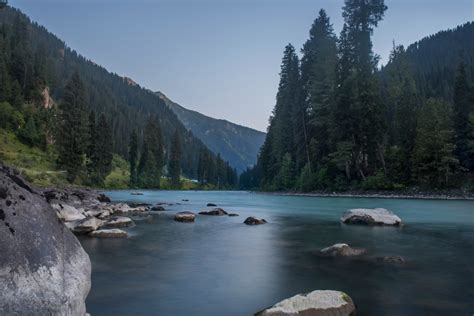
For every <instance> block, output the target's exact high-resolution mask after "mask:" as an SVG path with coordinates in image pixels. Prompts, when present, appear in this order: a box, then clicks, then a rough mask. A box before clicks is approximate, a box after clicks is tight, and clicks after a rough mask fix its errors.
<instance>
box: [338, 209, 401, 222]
mask: <svg viewBox="0 0 474 316" xmlns="http://www.w3.org/2000/svg"><path fill="white" fill-rule="evenodd" d="M341 222H343V223H345V224H361V225H372V226H374V225H380V226H383V225H386V226H401V225H402V220H401V219H400V217H398V216H397V215H395V214H393V213H392V212H390V211H389V210H386V209H384V208H376V209H364V208H357V209H353V210H349V211H347V212H345V213H344V214H343V215H342V217H341Z"/></svg>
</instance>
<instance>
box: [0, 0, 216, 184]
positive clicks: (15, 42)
mask: <svg viewBox="0 0 474 316" xmlns="http://www.w3.org/2000/svg"><path fill="white" fill-rule="evenodd" d="M75 72H77V73H78V74H79V75H80V78H81V79H82V81H83V83H84V89H85V91H86V103H87V104H88V107H89V109H90V110H91V111H93V112H95V113H97V114H100V113H104V114H105V116H106V119H107V121H108V122H109V124H110V126H111V127H112V137H113V151H114V153H115V154H118V155H120V156H122V157H123V158H125V159H127V158H128V146H129V137H130V135H131V132H132V130H133V129H136V130H137V132H138V135H139V138H140V139H141V138H142V137H141V136H142V134H143V129H144V125H145V123H146V121H147V119H148V118H149V117H150V116H155V117H157V118H158V119H159V121H160V124H161V127H162V131H163V136H164V143H165V146H164V147H165V152H166V155H168V153H169V148H170V143H171V139H172V136H173V135H174V134H175V132H176V131H178V132H179V134H180V138H181V140H182V147H183V152H182V159H181V168H182V171H183V173H184V174H185V175H186V176H188V177H191V178H197V169H198V165H199V160H200V157H201V156H202V155H207V152H209V154H210V156H209V155H207V156H209V157H211V158H213V159H214V160H215V159H216V155H214V154H212V153H210V151H209V150H208V149H207V147H206V146H205V145H204V144H203V142H202V141H201V140H199V139H198V138H197V137H195V136H194V135H193V134H192V133H191V132H189V131H188V128H186V127H185V126H184V125H183V124H182V123H181V121H180V120H179V119H178V118H177V117H176V115H175V114H174V113H173V111H172V110H171V109H170V108H169V107H168V106H167V105H166V103H165V102H164V101H163V100H162V99H161V98H160V97H159V96H157V95H156V94H155V93H153V92H152V91H150V90H148V89H145V88H143V87H141V86H140V85H139V84H137V83H136V82H134V81H133V80H131V79H130V78H127V77H122V76H119V75H117V74H115V73H112V72H110V71H108V70H107V69H105V68H104V67H102V66H100V65H97V64H96V63H94V62H93V61H91V60H89V59H87V58H85V57H83V56H81V55H80V54H78V53H77V52H76V51H74V50H73V49H72V48H70V47H68V46H67V44H66V43H65V42H64V41H62V40H61V39H59V38H58V37H56V36H55V35H54V34H52V33H50V32H49V31H48V30H47V29H46V28H44V27H43V26H40V25H39V24H37V23H36V22H33V21H31V20H30V19H29V18H28V16H26V15H25V14H23V13H22V12H21V11H20V10H18V9H15V8H12V7H10V6H5V7H3V9H1V10H0V104H2V105H3V107H0V117H2V116H3V117H4V118H7V117H9V116H11V117H13V118H18V122H15V123H12V122H11V120H10V121H9V119H6V120H5V122H4V123H5V124H3V123H2V122H3V121H2V120H0V123H2V124H3V125H2V126H0V128H4V129H7V128H9V129H11V131H12V132H14V133H16V134H19V133H20V132H21V129H22V128H23V127H24V126H25V124H24V122H27V121H33V123H34V124H33V125H34V126H35V127H36V128H37V129H38V130H39V131H38V133H39V134H40V135H41V138H42V139H43V140H42V141H41V142H39V141H38V142H36V143H34V144H33V145H37V146H43V147H45V146H46V143H49V144H51V143H52V140H51V138H50V139H49V140H46V139H47V137H45V136H47V135H52V134H54V131H55V125H56V122H57V116H56V114H55V113H56V111H55V109H54V108H56V107H55V106H54V104H61V102H62V100H63V96H64V88H65V85H66V82H67V81H68V80H69V78H71V76H72V74H73V73H75ZM2 102H3V103H2ZM7 115H9V116H7ZM8 125H12V126H10V127H8ZM55 136H56V137H61V135H55Z"/></svg>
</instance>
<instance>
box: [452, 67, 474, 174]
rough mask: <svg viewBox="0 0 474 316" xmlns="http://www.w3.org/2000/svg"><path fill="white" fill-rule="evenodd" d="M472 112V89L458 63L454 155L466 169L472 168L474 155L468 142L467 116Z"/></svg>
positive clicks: (470, 137)
mask: <svg viewBox="0 0 474 316" xmlns="http://www.w3.org/2000/svg"><path fill="white" fill-rule="evenodd" d="M473 112H474V98H473V89H472V88H471V87H470V86H469V82H468V80H467V76H466V66H465V65H464V64H460V65H459V68H458V71H457V74H456V82H455V86H454V113H453V114H454V129H455V140H456V157H457V158H458V159H459V161H460V163H461V165H462V166H463V167H464V168H466V170H468V171H472V170H474V156H473V155H472V153H471V152H470V151H469V143H470V142H472V141H473V138H472V126H471V125H470V124H469V116H470V115H471V114H472V113H473Z"/></svg>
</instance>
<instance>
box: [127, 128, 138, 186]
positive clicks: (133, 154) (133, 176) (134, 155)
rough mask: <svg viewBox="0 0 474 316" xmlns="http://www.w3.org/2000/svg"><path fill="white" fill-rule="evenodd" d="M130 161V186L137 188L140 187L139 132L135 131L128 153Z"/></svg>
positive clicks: (133, 131)
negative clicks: (138, 168) (138, 164)
mask: <svg viewBox="0 0 474 316" xmlns="http://www.w3.org/2000/svg"><path fill="white" fill-rule="evenodd" d="M128 160H129V161H130V182H129V183H130V186H131V187H132V188H135V187H137V186H138V174H137V173H138V170H137V167H138V166H137V163H138V135H137V130H136V129H133V130H132V134H131V135H130V144H129V151H128Z"/></svg>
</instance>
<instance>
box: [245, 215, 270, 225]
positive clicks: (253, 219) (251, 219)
mask: <svg viewBox="0 0 474 316" xmlns="http://www.w3.org/2000/svg"><path fill="white" fill-rule="evenodd" d="M266 223H267V221H266V220H264V219H263V218H262V219H258V218H256V217H253V216H251V217H247V218H246V219H245V221H244V224H247V225H262V224H266Z"/></svg>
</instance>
